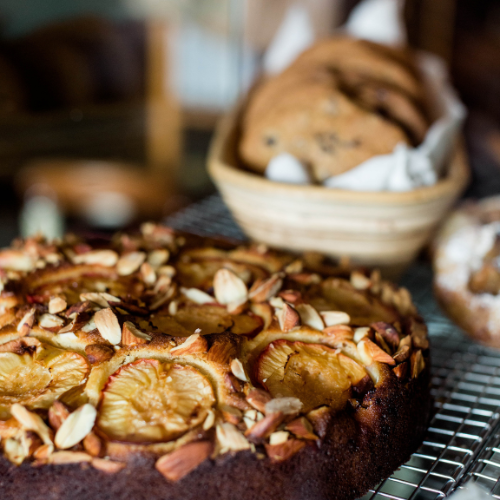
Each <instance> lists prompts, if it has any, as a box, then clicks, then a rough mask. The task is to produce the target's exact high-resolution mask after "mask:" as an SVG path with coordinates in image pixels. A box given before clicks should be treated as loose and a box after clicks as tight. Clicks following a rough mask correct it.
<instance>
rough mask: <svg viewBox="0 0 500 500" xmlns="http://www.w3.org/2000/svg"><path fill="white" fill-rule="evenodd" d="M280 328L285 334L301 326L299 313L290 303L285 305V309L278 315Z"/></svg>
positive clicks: (279, 311)
mask: <svg viewBox="0 0 500 500" xmlns="http://www.w3.org/2000/svg"><path fill="white" fill-rule="evenodd" d="M276 316H277V317H278V321H279V324H280V328H281V330H282V331H283V332H289V331H290V330H293V329H294V328H296V327H297V326H300V315H299V313H298V312H297V311H296V310H295V309H294V308H293V307H292V306H291V305H290V304H288V303H286V302H285V303H284V304H283V308H282V309H280V310H278V312H277V313H276Z"/></svg>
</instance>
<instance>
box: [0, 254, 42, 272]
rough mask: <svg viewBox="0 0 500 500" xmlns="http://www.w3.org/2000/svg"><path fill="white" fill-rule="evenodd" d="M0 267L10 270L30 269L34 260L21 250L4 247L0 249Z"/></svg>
mask: <svg viewBox="0 0 500 500" xmlns="http://www.w3.org/2000/svg"><path fill="white" fill-rule="evenodd" d="M0 267H1V268H3V269H9V270H11V271H31V270H32V269H33V268H34V267H35V261H34V259H33V258H32V257H31V256H30V255H27V254H25V253H23V252H22V251H21V250H11V249H5V250H1V251H0Z"/></svg>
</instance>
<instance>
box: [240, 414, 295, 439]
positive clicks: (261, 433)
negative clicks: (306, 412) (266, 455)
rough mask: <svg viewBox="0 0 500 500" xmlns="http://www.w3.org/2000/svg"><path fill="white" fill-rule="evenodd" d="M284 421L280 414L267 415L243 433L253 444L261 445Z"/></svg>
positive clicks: (283, 415)
mask: <svg viewBox="0 0 500 500" xmlns="http://www.w3.org/2000/svg"><path fill="white" fill-rule="evenodd" d="M284 419H285V414H284V413H282V412H272V413H269V415H266V416H265V417H264V418H263V419H262V420H259V421H258V422H256V423H255V424H254V425H252V426H251V427H250V428H249V429H248V430H247V431H246V432H245V436H246V437H247V438H248V439H249V440H250V441H252V442H254V443H262V442H263V441H264V440H265V439H266V438H267V437H269V436H270V435H271V434H272V433H273V432H274V431H275V430H276V429H277V428H278V426H279V425H280V424H281V423H282V422H283V420H284Z"/></svg>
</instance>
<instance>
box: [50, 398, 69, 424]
mask: <svg viewBox="0 0 500 500" xmlns="http://www.w3.org/2000/svg"><path fill="white" fill-rule="evenodd" d="M48 417H49V424H50V426H51V427H52V429H54V431H57V430H58V429H59V427H61V425H62V424H63V422H64V421H65V420H66V419H67V418H68V417H69V410H68V409H67V408H66V406H65V405H64V404H63V403H61V402H60V401H57V400H56V401H54V402H53V403H52V406H51V407H50V408H49V412H48Z"/></svg>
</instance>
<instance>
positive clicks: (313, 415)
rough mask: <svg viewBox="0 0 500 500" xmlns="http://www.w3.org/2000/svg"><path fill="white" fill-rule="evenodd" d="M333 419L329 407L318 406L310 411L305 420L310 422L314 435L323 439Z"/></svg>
mask: <svg viewBox="0 0 500 500" xmlns="http://www.w3.org/2000/svg"><path fill="white" fill-rule="evenodd" d="M332 418H333V411H332V409H331V408H330V407H329V406H320V407H319V408H316V409H314V410H311V411H310V412H309V413H308V414H307V419H308V420H309V421H310V422H311V424H312V426H313V429H314V433H315V434H317V435H318V436H319V437H320V438H324V437H325V436H326V434H327V432H328V429H329V428H330V422H331V421H332Z"/></svg>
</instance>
